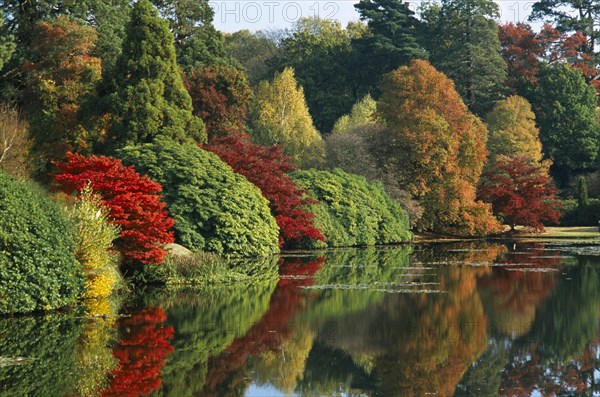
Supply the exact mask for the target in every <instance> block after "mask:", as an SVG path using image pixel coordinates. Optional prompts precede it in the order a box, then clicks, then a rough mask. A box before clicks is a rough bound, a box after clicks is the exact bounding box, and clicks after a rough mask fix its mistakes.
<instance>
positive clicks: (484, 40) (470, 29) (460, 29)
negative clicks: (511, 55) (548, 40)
mask: <svg viewBox="0 0 600 397" xmlns="http://www.w3.org/2000/svg"><path fill="white" fill-rule="evenodd" d="M434 7H435V6H434ZM428 11H429V12H427V13H426V14H425V15H427V19H426V20H425V21H424V22H425V24H426V27H425V31H426V34H425V39H426V40H425V43H424V44H425V46H426V47H427V49H428V50H429V53H430V57H431V63H432V64H433V65H434V66H435V67H436V68H437V69H438V70H440V71H441V72H443V73H444V74H446V75H447V76H448V77H450V78H451V79H452V80H454V83H455V84H456V89H457V91H458V92H459V93H460V95H461V96H462V98H463V100H464V101H465V103H466V104H467V106H469V109H470V110H471V111H473V112H474V113H476V114H478V115H483V114H485V113H487V112H488V111H489V110H491V108H492V106H493V105H494V102H495V101H497V100H499V99H501V98H502V96H503V95H502V93H503V84H504V82H505V81H506V70H507V67H506V63H505V62H504V59H503V58H502V56H501V55H500V40H499V38H498V25H497V24H496V22H495V21H494V18H499V17H500V11H499V8H498V5H497V4H496V3H495V2H494V1H493V0H443V1H442V6H441V7H439V8H433V9H430V10H428Z"/></svg>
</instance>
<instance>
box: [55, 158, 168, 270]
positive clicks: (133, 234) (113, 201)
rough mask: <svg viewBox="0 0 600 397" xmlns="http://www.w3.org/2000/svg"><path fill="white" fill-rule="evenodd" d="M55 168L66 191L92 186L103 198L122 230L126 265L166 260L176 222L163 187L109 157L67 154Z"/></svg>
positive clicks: (119, 242) (117, 244) (121, 247)
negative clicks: (170, 216)
mask: <svg viewBox="0 0 600 397" xmlns="http://www.w3.org/2000/svg"><path fill="white" fill-rule="evenodd" d="M55 165H56V166H57V168H58V172H57V173H56V175H55V176H54V183H55V184H56V186H58V187H59V188H60V189H61V190H62V191H63V192H65V193H67V194H70V193H74V192H77V191H81V190H82V189H83V188H84V187H85V186H86V185H87V184H88V183H89V184H90V186H91V187H92V189H93V190H94V192H96V193H97V194H98V195H100V197H101V198H102V203H103V205H104V206H106V207H107V208H108V209H109V216H110V218H112V219H113V221H114V222H115V223H116V224H117V225H119V226H120V228H121V234H120V236H119V238H118V239H117V240H116V241H115V247H116V248H117V249H118V250H119V251H120V252H121V256H122V260H123V265H124V266H126V267H134V268H135V267H137V266H138V265H150V264H157V263H161V262H162V261H163V260H164V257H165V255H166V251H165V250H164V249H163V248H162V247H161V245H163V244H169V243H172V242H173V232H172V231H170V228H171V227H172V226H173V223H174V221H173V219H171V218H169V215H168V213H167V211H165V210H164V208H165V205H166V204H165V203H163V202H162V201H161V199H162V197H161V195H160V193H161V191H162V187H161V186H160V184H158V183H156V182H155V181H153V180H151V179H150V178H148V177H146V176H142V175H140V174H138V173H137V172H136V171H135V169H134V168H133V167H125V166H124V165H123V164H122V163H121V161H119V160H117V159H114V158H110V157H104V156H90V157H85V156H82V155H78V154H73V153H67V160H66V161H65V162H62V163H55Z"/></svg>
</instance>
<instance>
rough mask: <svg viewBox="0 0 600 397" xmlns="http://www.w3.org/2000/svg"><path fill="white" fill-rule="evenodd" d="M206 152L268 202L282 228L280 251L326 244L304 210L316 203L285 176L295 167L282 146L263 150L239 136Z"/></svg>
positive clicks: (217, 141)
mask: <svg viewBox="0 0 600 397" xmlns="http://www.w3.org/2000/svg"><path fill="white" fill-rule="evenodd" d="M204 148H205V149H206V150H208V151H211V152H213V153H215V154H217V155H218V156H219V157H220V158H221V160H223V161H225V162H226V163H227V164H229V165H230V166H231V168H233V170H234V171H235V172H236V173H238V174H242V175H244V176H245V177H246V179H248V181H250V182H251V183H253V184H254V185H256V186H257V187H258V188H259V189H260V190H261V192H262V194H263V196H264V197H265V198H266V199H267V200H269V206H270V207H271V213H272V214H273V216H274V217H275V220H276V221H277V225H278V226H279V245H280V247H286V248H290V247H299V246H301V245H302V243H303V242H304V241H305V240H310V239H317V240H321V241H324V240H325V238H324V237H323V235H322V234H321V231H319V229H317V228H316V227H315V226H314V225H313V218H314V215H313V214H312V213H310V212H308V211H306V210H305V209H304V207H305V206H307V205H309V204H314V203H315V202H314V201H313V200H310V199H309V198H306V197H305V194H306V192H304V191H303V190H300V189H299V188H298V187H297V186H296V184H295V183H294V182H293V181H292V180H291V179H290V178H289V177H288V176H287V175H286V174H287V173H288V172H290V171H292V170H293V169H294V168H295V167H294V166H293V165H292V164H291V159H290V158H289V157H287V156H286V155H284V154H283V152H282V150H281V148H280V147H279V146H270V147H266V146H260V145H257V144H254V143H252V142H251V141H250V137H249V136H248V135H247V134H236V135H228V136H224V137H218V138H216V139H213V140H212V141H211V142H210V144H209V145H207V146H205V147H204Z"/></svg>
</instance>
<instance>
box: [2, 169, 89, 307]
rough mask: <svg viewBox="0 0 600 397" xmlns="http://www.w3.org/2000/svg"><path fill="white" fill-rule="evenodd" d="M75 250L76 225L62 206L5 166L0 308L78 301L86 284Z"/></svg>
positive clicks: (60, 304) (58, 304)
mask: <svg viewBox="0 0 600 397" xmlns="http://www.w3.org/2000/svg"><path fill="white" fill-rule="evenodd" d="M74 252H75V242H74V228H73V225H71V224H70V223H68V222H67V221H66V219H65V218H64V216H63V214H62V213H61V211H60V209H59V208H58V207H57V206H56V205H55V204H54V203H52V202H51V201H50V200H48V199H47V198H46V197H45V193H44V192H43V191H42V190H41V189H39V188H38V187H37V186H35V185H33V184H31V183H23V182H19V181H17V180H16V179H14V178H13V177H10V176H8V175H6V174H4V173H3V172H1V171H0V314H2V313H25V312H31V311H37V310H52V309H56V308H59V307H63V306H66V305H70V304H72V303H74V302H75V300H76V299H77V297H78V296H79V294H80V293H81V292H82V289H83V269H82V267H81V264H80V263H79V262H77V260H76V259H75V255H74Z"/></svg>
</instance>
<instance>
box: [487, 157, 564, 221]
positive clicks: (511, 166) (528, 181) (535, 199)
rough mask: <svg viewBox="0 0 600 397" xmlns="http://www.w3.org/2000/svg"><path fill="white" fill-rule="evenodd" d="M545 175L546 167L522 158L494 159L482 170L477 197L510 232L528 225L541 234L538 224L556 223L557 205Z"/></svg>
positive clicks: (558, 206)
mask: <svg viewBox="0 0 600 397" xmlns="http://www.w3.org/2000/svg"><path fill="white" fill-rule="evenodd" d="M556 192H557V190H556V187H554V184H553V182H552V179H551V177H550V176H549V175H548V164H546V163H543V164H535V163H533V162H532V161H531V159H530V158H528V157H525V156H513V157H508V156H498V157H497V158H496V160H495V161H494V162H493V163H492V164H491V165H490V166H489V167H488V168H487V169H486V170H485V171H484V173H483V175H482V178H481V185H480V186H479V195H480V197H481V198H482V199H483V200H484V201H487V202H490V203H492V208H493V210H494V214H496V215H497V216H500V217H502V219H503V220H504V222H505V223H506V224H508V225H509V226H510V228H511V230H514V229H515V226H517V225H522V226H528V227H531V228H533V229H535V230H538V231H544V225H543V224H542V222H545V221H550V222H558V220H559V219H560V217H561V215H562V214H561V212H560V210H561V204H560V202H559V201H558V199H557V197H556Z"/></svg>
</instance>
